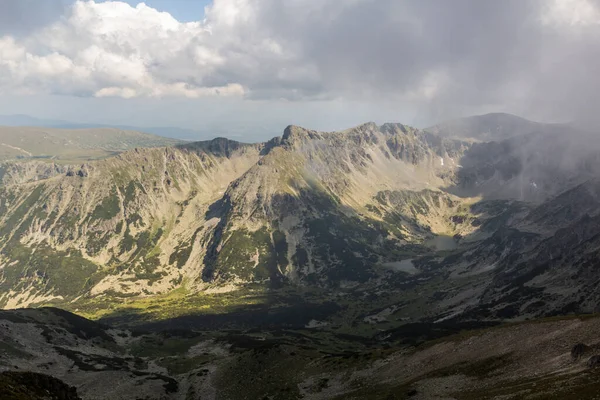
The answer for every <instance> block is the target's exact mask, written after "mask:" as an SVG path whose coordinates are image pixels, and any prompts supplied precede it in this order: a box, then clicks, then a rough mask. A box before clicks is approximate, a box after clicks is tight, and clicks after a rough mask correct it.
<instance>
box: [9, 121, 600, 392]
mask: <svg viewBox="0 0 600 400" xmlns="http://www.w3.org/2000/svg"><path fill="white" fill-rule="evenodd" d="M3 129H5V130H6V138H7V139H3V138H4V136H2V135H3V134H4V131H3V130H0V139H1V140H2V141H3V142H4V143H6V145H5V144H4V143H2V145H4V146H5V147H7V148H8V149H12V150H14V149H13V148H19V149H20V150H15V151H21V152H22V153H23V152H27V153H30V154H31V155H30V156H26V157H24V156H23V157H19V158H17V157H13V156H10V157H8V156H7V157H6V158H5V160H4V161H3V163H2V165H1V168H0V171H1V174H0V306H1V307H2V308H4V309H15V308H24V307H28V308H35V309H28V310H19V311H5V312H3V314H1V315H0V321H2V320H4V321H5V327H7V329H8V330H7V331H6V332H7V333H5V337H4V339H3V340H4V341H5V342H6V343H9V342H10V343H11V344H10V346H8V345H7V346H5V350H4V351H5V352H6V354H10V358H11V359H14V360H18V361H13V363H14V364H15V365H18V366H19V368H20V369H23V368H25V367H26V368H27V369H28V370H32V371H34V372H35V373H42V374H44V373H47V372H48V371H51V370H52V368H55V369H56V371H61V372H60V373H58V377H59V378H61V379H65V382H67V383H68V384H67V385H66V387H67V388H68V387H69V385H72V386H76V387H77V388H78V389H79V392H82V393H84V394H85V395H86V396H87V398H103V397H102V396H101V394H100V393H101V388H99V387H97V386H95V385H96V383H94V381H93V380H94V378H93V377H94V376H95V375H94V373H96V372H98V373H102V374H103V376H105V377H108V376H109V375H110V376H111V377H112V378H110V379H115V380H119V381H120V382H123V385H124V386H122V387H117V388H115V391H114V393H113V395H114V396H113V397H111V398H127V397H126V393H128V391H129V390H131V388H132V387H137V386H138V385H148V386H147V387H145V389H144V393H146V392H147V393H146V394H144V395H140V396H141V397H142V398H143V397H144V396H146V397H147V398H197V397H194V396H197V395H198V393H200V392H202V393H205V396H206V397H207V398H219V399H220V398H224V399H225V398H227V399H228V398H232V399H237V398H261V397H256V396H266V398H281V399H287V398H369V397H368V393H373V397H372V398H386V397H385V396H387V395H389V396H392V397H387V398H408V397H415V396H417V397H416V398H447V397H444V396H457V397H453V398H465V399H466V398H496V397H485V396H486V395H488V394H489V393H494V396H496V395H497V396H502V395H503V394H502V389H503V386H502V385H501V384H500V383H499V382H501V379H500V377H501V378H502V379H504V380H507V381H510V382H511V385H513V386H510V385H509V386H508V387H510V388H511V391H510V393H508V394H511V395H515V396H518V395H519V393H524V392H520V391H519V390H525V389H523V388H526V389H527V390H528V391H527V392H526V393H529V394H532V393H533V394H532V396H533V395H536V393H537V395H540V396H543V395H548V393H561V392H560V390H559V389H560V388H557V387H554V386H552V388H551V389H549V386H547V385H550V384H549V383H547V382H546V383H544V382H545V381H544V379H547V378H548V377H549V376H551V375H552V374H555V373H557V372H558V371H559V370H562V371H563V372H564V371H567V372H568V374H567V375H562V378H561V379H563V378H564V381H562V382H563V383H565V382H568V383H569V384H572V385H575V386H577V387H586V388H589V385H588V383H589V382H588V381H587V380H586V379H587V378H589V376H584V377H582V376H580V375H578V374H579V373H580V372H581V371H584V370H586V369H585V363H584V362H583V361H582V360H583V359H580V358H581V357H582V356H580V355H577V357H575V359H576V360H575V361H573V362H571V361H569V362H567V361H566V359H565V360H562V359H561V360H562V361H560V362H558V361H556V362H555V363H554V364H552V365H551V363H552V360H558V359H559V357H563V355H564V354H567V353H568V352H569V351H570V350H571V347H572V346H575V345H577V344H580V342H581V346H584V347H581V349H584V350H585V351H583V353H585V354H586V355H589V356H590V357H591V356H594V354H595V351H596V350H595V349H596V347H594V346H596V342H597V341H594V338H593V337H592V336H593V335H591V334H590V333H589V332H590V331H591V330H593V329H594V327H595V325H597V320H596V319H590V320H589V321H588V320H586V321H581V320H578V319H577V320H572V321H570V320H563V319H558V320H553V319H550V320H548V319H547V318H554V317H557V316H559V317H561V318H562V317H563V316H566V315H572V314H590V313H594V312H596V311H597V307H598V306H597V304H598V302H599V301H600V298H599V296H598V294H597V290H596V287H597V280H598V279H599V278H598V276H597V273H596V270H597V268H596V267H597V265H596V264H597V260H598V259H599V256H600V180H598V173H599V171H600V163H599V162H600V146H599V143H598V140H597V139H596V138H595V136H594V135H593V134H592V133H589V132H587V131H585V130H583V129H579V128H576V127H574V126H571V125H567V124H543V123H536V122H531V121H527V120H525V119H522V118H519V117H515V116H512V115H508V114H488V115H484V116H478V117H471V118H467V119H463V120H457V121H451V122H448V123H443V124H439V125H436V126H434V127H431V128H428V129H424V130H420V129H416V128H412V127H410V126H406V125H403V124H398V123H393V124H392V123H388V124H383V125H377V124H375V123H366V124H363V125H360V126H357V127H354V128H351V129H348V130H345V131H341V132H318V131H313V130H310V129H306V128H302V127H298V126H289V127H287V128H286V129H285V130H284V132H283V134H282V136H280V137H275V138H273V139H271V140H269V141H266V142H263V143H254V144H246V143H240V142H236V141H233V140H229V139H225V138H217V139H213V140H208V141H202V142H169V141H166V140H164V141H163V140H162V139H160V140H159V139H157V138H155V137H151V136H149V135H141V136H139V135H140V134H133V133H127V132H124V131H117V130H103V131H101V132H100V131H95V130H93V132H92V130H84V131H73V132H78V133H77V135H79V136H75V137H73V136H68V135H72V133H68V132H67V131H53V130H49V131H48V132H50V133H46V135H47V137H51V138H52V140H55V139H54V138H56V137H58V136H56V135H54V134H53V133H52V132H57V134H58V132H60V134H62V135H63V136H62V137H61V138H62V139H61V140H66V139H65V138H67V137H68V138H69V139H68V140H70V141H72V142H73V143H78V144H77V145H74V146H75V147H76V148H77V149H78V152H81V151H82V148H83V147H82V146H81V144H82V143H88V144H90V142H89V139H86V138H90V137H91V136H90V135H92V136H93V137H98V138H101V139H98V140H99V142H97V143H95V144H94V145H93V146H91V145H90V148H92V149H93V150H94V151H93V152H87V153H85V154H83V153H78V154H79V155H78V158H76V163H75V162H74V163H70V162H69V158H68V157H63V159H62V160H61V161H60V162H59V160H57V159H55V158H53V157H45V158H44V157H39V155H41V154H42V153H39V155H38V153H35V154H36V155H38V157H33V154H34V152H33V151H32V150H29V149H30V147H27V146H29V145H30V144H31V143H33V141H34V139H29V137H27V138H25V137H24V136H22V135H21V136H16V135H15V134H14V133H15V132H17V129H18V130H19V131H18V132H38V131H39V129H37V128H28V129H24V128H10V129H9V128H3ZM11 129H13V130H11ZM11 132H12V133H11ZM65 132H66V133H65ZM111 132H112V133H114V136H111V135H109V133H111ZM11 135H12V136H11ZM32 135H33V133H32ZM36 135H39V134H36ZM65 135H66V136H65ZM136 135H138V136H136ZM9 137H13V138H14V137H21V138H22V139H21V141H22V142H23V143H22V144H21V145H18V146H17V145H16V144H14V143H12V142H8V138H9ZM33 137H36V140H37V137H39V136H35V135H34V136H32V138H33ZM45 138H46V136H45ZM45 140H49V139H47V138H46V139H45ZM56 143H62V142H56ZM123 143H126V144H127V145H126V146H124V145H123ZM7 145H9V146H7ZM43 147H44V148H46V149H47V150H45V151H47V152H48V153H44V154H43V155H44V156H46V155H50V154H49V153H52V152H59V150H54V149H52V148H50V147H48V146H47V145H44V146H43ZM58 147H62V148H64V147H65V146H62V145H59V146H58ZM99 149H100V150H101V151H103V152H104V153H102V154H100V153H97V151H100V150H99ZM87 150H89V149H87ZM61 151H62V150H61ZM54 157H58V156H57V155H54ZM58 158H60V157H58ZM40 307H53V308H40ZM57 308H60V309H64V310H68V311H71V312H74V313H76V314H79V315H80V316H83V317H86V318H89V319H93V320H98V321H100V323H96V322H91V321H88V320H85V319H83V318H81V317H76V316H75V315H73V314H70V313H68V312H67V311H62V310H57ZM543 318H546V319H543ZM529 320H535V321H543V322H539V323H543V324H547V325H543V326H544V327H545V328H543V329H547V330H548V331H549V332H554V333H553V334H554V335H556V336H557V337H559V336H560V335H562V334H563V333H564V332H565V330H569V329H570V328H569V326H572V327H574V328H573V329H574V331H573V332H572V334H571V336H569V340H568V341H565V342H563V343H561V345H560V346H558V345H557V347H556V348H552V350H548V351H547V353H545V354H541V355H535V356H534V353H535V354H537V353H536V352H539V351H540V349H542V348H546V347H548V346H551V345H553V344H554V343H555V342H554V341H553V340H554V339H553V338H554V336H553V337H552V338H550V337H546V336H544V337H538V338H536V340H533V341H530V342H527V343H524V344H523V349H520V348H519V347H518V346H516V345H515V346H513V347H511V346H512V345H510V346H509V345H506V346H505V347H504V348H502V349H500V348H498V349H495V350H493V351H492V349H490V348H489V347H486V346H490V345H489V343H491V342H492V341H493V340H496V342H494V343H495V344H496V345H498V343H499V342H498V340H499V339H498V337H500V336H502V334H503V333H502V332H504V333H506V332H510V335H513V336H514V337H515V338H519V340H526V338H527V337H528V335H531V334H533V333H535V334H536V335H541V331H543V329H542V328H539V326H538V325H536V324H538V322H535V323H533V322H525V321H529ZM569 321H570V322H569ZM573 321H578V322H573ZM507 322H510V323H512V325H510V326H508V327H504V326H502V327H496V326H497V325H500V324H504V323H507ZM518 322H519V323H520V324H518ZM0 323H1V322H0ZM553 324H554V325H553ZM569 324H571V325H569ZM109 326H110V327H109ZM474 328H479V329H484V331H478V332H479V333H473V334H472V335H473V336H469V337H464V336H461V334H458V332H461V331H463V330H465V329H474ZM11 332H13V333H11ZM17 332H28V333H27V334H26V335H25V336H26V339H24V340H26V341H27V344H26V345H23V344H22V343H21V344H20V342H18V335H17ZM167 332H170V333H167ZM451 334H458V335H457V336H454V337H450V336H448V335H451ZM473 337H474V338H475V339H473ZM449 338H450V339H449ZM440 341H441V342H440ZM469 341H470V342H469ZM468 343H474V345H473V346H474V347H473V348H476V349H478V353H477V354H478V355H477V356H474V357H471V356H469V355H468V351H467V348H468V346H469V344H468ZM486 343H487V344H486ZM415 346H416V347H415ZM430 346H433V347H432V348H433V349H435V351H433V350H428V349H429V348H430ZM454 346H457V347H454ZM45 347H49V348H51V349H52V352H50V353H48V354H44V351H43V349H44V348H45ZM92 347H95V348H94V349H92ZM31 349H35V351H32V350H31ZM165 349H171V350H170V351H166V350H165ZM452 349H459V350H456V351H454V350H452ZM559 349H560V350H559ZM521 350H522V352H521ZM452 351H454V353H455V356H450V354H453V353H452ZM457 352H458V353H457ZM292 353H294V354H293V355H292ZM583 353H582V354H583ZM317 354H319V355H318V356H317ZM456 354H458V355H456ZM577 354H579V353H577ZM257 357H258V358H257ZM288 357H297V359H298V363H297V367H298V369H297V370H296V369H294V368H287V367H286V368H283V369H282V367H281V366H282V365H283V364H282V363H284V361H285V360H286V358H288ZM536 357H537V358H536ZM552 357H554V358H552ZM569 357H571V356H570V355H569ZM587 358H589V357H587ZM587 358H586V359H585V360H587ZM255 359H259V360H260V361H255ZM440 359H441V360H440ZM599 359H600V358H599ZM27 360H35V362H33V364H32V363H31V362H29V361H27ZM233 360H236V361H235V362H234V361H233ZM428 360H429V361H428ZM448 360H453V361H452V362H450V361H448ZM569 360H571V359H570V358H569ZM259 362H260V363H261V364H260V365H264V364H265V363H266V364H268V365H269V367H268V368H267V370H268V371H269V373H270V374H273V376H271V378H270V379H269V380H268V382H267V380H264V378H265V377H263V376H260V375H259V373H264V371H265V370H260V369H259V368H258V366H259V364H257V363H259ZM49 363H54V364H49ZM426 363H429V364H426ZM535 363H542V364H543V365H544V367H543V368H540V371H542V372H543V374H541V375H539V376H538V375H535V374H534V373H533V372H532V371H533V369H534V368H535V367H534V365H535ZM34 364H35V365H34ZM0 365H1V364H0ZM42 365H55V367H52V368H50V367H48V368H46V370H44V367H42ZM402 365H412V366H413V368H414V370H413V371H414V372H411V373H409V372H398V371H397V370H396V369H394V368H400V366H402ZM515 365H519V366H523V365H526V367H523V368H525V369H526V370H527V371H528V372H527V373H524V374H522V375H520V376H518V375H514V374H512V375H511V372H510V371H511V370H514V369H515ZM74 366H76V367H77V368H75V367H74ZM392 366H394V367H393V368H392ZM561 368H562V369H561ZM336 370H339V371H345V372H344V374H346V375H343V374H342V373H341V372H340V373H339V374H338V373H337V372H335V371H336ZM252 371H254V373H253V372H252ZM260 371H262V372H260ZM586 371H587V370H586ZM340 374H342V375H340ZM565 374H566V372H565ZM126 375H127V376H129V378H125V376H126ZM344 376H345V377H346V378H344ZM393 376H396V379H397V381H394V380H393V378H392V377H393ZM2 379H6V380H7V381H10V382H13V383H11V384H12V385H13V386H14V385H15V384H14V382H15V381H18V380H19V379H21V378H20V377H18V376H14V375H7V376H6V377H4V378H2ZM2 379H0V393H2V392H1V390H2ZM40 379H41V378H40ZM107 379H108V378H107ZM232 379H233V380H234V382H233V383H232V381H231V380H232ZM235 379H237V380H235ZM373 379H374V380H373ZM436 379H438V381H436V382H438V383H436V384H439V386H440V388H439V390H438V391H437V392H436V390H437V389H435V387H436V386H435V385H436V384H434V383H432V382H434V381H435V380H436ZM528 379H529V380H528ZM370 380H373V381H372V382H370ZM423 381H427V384H426V385H425V384H424V383H423ZM584 381H585V382H584ZM40 382H42V383H44V384H47V382H46V381H43V380H42V381H40ZM226 382H229V383H226ZM269 382H270V383H269ZM274 382H279V384H276V383H274ZM350 382H353V383H350ZM582 382H583V383H582ZM542 383H543V384H544V385H546V386H543V385H542ZM533 384H535V385H538V384H539V386H538V389H536V390H537V391H536V390H533V391H532V389H531V387H530V386H531V385H533ZM57 385H58V384H57ZM432 385H433V386H432ZM486 385H488V386H486ZM535 385H534V386H535ZM586 385H587V386H586ZM61 387H62V386H61ZM485 387H488V388H491V389H490V390H491V391H490V392H489V393H487V392H486V391H485V390H484V388H485ZM157 388H162V389H157ZM432 388H434V389H432ZM175 389H176V390H175ZM65 390H66V389H65ZM140 390H141V389H140ZM432 390H433V391H432ZM494 390H495V391H496V392H494ZM198 391H200V392H198ZM458 392H460V393H467V395H464V396H463V395H458V394H456V393H458ZM140 393H141V392H140ZM157 393H160V394H157ZM540 393H541V394H540ZM563 394H564V393H563ZM384 395H385V396H384ZM186 396H187V397H186ZM336 396H337V397H336ZM365 396H367V397H365ZM393 396H396V397H393ZM418 396H421V397H418ZM423 396H424V397H423ZM436 396H438V397H436ZM461 396H462V397H461ZM467 396H471V397H467ZM482 396H483V397H482ZM104 398H105V397H104ZM202 398H204V397H202ZM497 398H501V397H497ZM506 398H519V397H506ZM520 398H526V397H520ZM531 398H535V397H531ZM538 398H544V397H538ZM545 398H547V397H545ZM560 398H566V397H560ZM578 398H585V397H578Z"/></svg>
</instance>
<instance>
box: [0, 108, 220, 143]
mask: <svg viewBox="0 0 600 400" xmlns="http://www.w3.org/2000/svg"><path fill="white" fill-rule="evenodd" d="M0 125H4V126H19V127H23V126H38V127H47V128H58V129H91V128H113V129H120V130H127V131H138V132H145V133H149V134H152V135H158V136H164V137H168V138H173V139H179V140H189V141H192V140H193V141H196V140H202V139H208V138H209V136H210V135H205V134H203V133H202V132H199V131H196V130H193V129H185V128H176V127H169V126H162V127H139V126H131V125H110V124H91V123H78V122H71V121H65V120H59V119H42V118H35V117H32V116H30V115H25V114H14V115H0ZM210 138H212V137H210Z"/></svg>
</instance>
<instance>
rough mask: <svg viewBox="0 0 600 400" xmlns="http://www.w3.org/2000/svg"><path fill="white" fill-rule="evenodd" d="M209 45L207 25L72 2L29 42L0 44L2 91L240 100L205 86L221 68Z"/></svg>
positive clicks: (229, 90) (232, 90)
mask: <svg viewBox="0 0 600 400" xmlns="http://www.w3.org/2000/svg"><path fill="white" fill-rule="evenodd" d="M212 41H213V40H212V39H211V35H210V34H209V32H208V31H207V29H206V28H205V24H204V23H202V22H193V23H180V22H179V21H177V20H176V19H174V18H173V17H172V16H171V15H170V14H168V13H165V12H159V11H157V10H155V9H153V8H151V7H148V6H147V5H145V4H144V3H140V4H139V5H137V7H131V6H129V5H128V4H126V3H122V2H103V3H96V2H94V1H77V2H75V3H74V4H73V6H72V8H71V9H70V11H69V14H68V15H67V16H66V18H63V19H59V20H58V21H56V22H54V23H52V24H50V25H49V26H46V27H44V28H43V29H41V30H38V31H36V32H34V33H32V34H30V35H29V36H26V37H22V38H19V39H15V38H14V37H11V36H4V37H2V38H0V66H2V67H4V70H3V72H8V73H9V74H10V79H9V78H8V77H5V78H4V79H2V88H1V89H2V90H3V91H4V92H6V91H11V90H12V91H19V92H23V91H30V92H44V93H57V92H58V93H64V94H78V95H92V96H98V97H107V96H115V97H123V98H132V97H138V96H148V97H156V96H158V97H160V96H184V97H191V98H196V97H201V96H214V95H221V96H230V95H233V96H240V95H243V94H244V89H243V87H242V85H241V84H239V83H237V82H223V83H222V84H212V83H206V82H204V80H205V77H206V76H207V75H208V74H210V73H211V72H212V71H213V70H214V68H216V67H217V66H219V65H222V64H223V63H224V60H223V57H222V56H220V55H219V50H218V49H216V48H214V44H212V43H211V42H212ZM176 64H181V65H179V66H177V65H176ZM178 72H183V73H182V74H179V75H178Z"/></svg>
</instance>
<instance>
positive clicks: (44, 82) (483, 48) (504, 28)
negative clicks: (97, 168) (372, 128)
mask: <svg viewBox="0 0 600 400" xmlns="http://www.w3.org/2000/svg"><path fill="white" fill-rule="evenodd" d="M16 3H18V2H17V1H16V0H15V1H7V0H0V7H1V9H0V11H3V13H0V14H3V15H5V18H9V17H6V15H7V13H8V14H10V13H11V12H15V11H14V10H13V9H12V8H14V5H15V4H16ZM11 7H12V8H11ZM46 14H48V15H52V16H54V20H52V21H51V22H48V18H49V17H46V19H37V20H36V21H38V23H40V22H39V21H46V22H47V23H46V24H45V25H43V26H40V27H38V28H37V29H33V30H31V29H27V30H25V31H20V32H17V31H16V30H14V31H12V32H11V31H10V29H9V30H8V31H7V30H6V29H5V31H4V32H2V34H3V36H2V37H0V90H1V91H2V92H4V93H10V92H27V93H52V94H56V93H61V94H71V95H77V96H95V97H122V98H134V97H150V98H152V97H187V98H198V97H205V96H234V97H242V98H245V99H259V100H271V101H272V100H277V99H284V100H285V101H288V100H304V101H306V100H308V101H312V100H319V101H333V100H336V101H337V100H339V99H344V100H348V101H362V102H365V103H369V104H390V103H391V104H398V105H399V106H403V105H405V104H411V105H412V107H414V108H416V109H421V110H423V111H422V112H423V113H426V114H427V115H428V118H430V119H441V118H447V117H452V116H456V115H460V114H469V113H472V112H473V110H481V109H486V108H489V109H490V110H499V109H501V110H503V111H512V112H517V113H521V114H524V115H535V116H539V117H545V118H547V117H551V118H561V119H566V118H593V117H594V116H595V115H596V114H597V112H596V111H595V110H594V108H595V107H594V106H593V105H594V104H597V102H596V100H597V93H599V92H600V80H599V79H597V78H596V77H595V75H596V73H595V71H597V70H598V68H600V55H599V54H597V51H596V48H597V45H596V44H597V43H598V40H599V39H600V36H599V35H600V7H599V4H598V2H597V1H593V0H547V1H546V0H530V1H522V0H505V1H487V0H486V1H479V0H455V1H452V2H450V1H444V0H422V1H400V0H347V1H344V2H340V1H337V0H320V1H312V0H288V1H285V2H282V1H280V0H262V1H252V0H215V1H214V2H213V4H211V5H210V6H208V7H207V8H206V10H205V19H204V20H202V21H196V22H188V23H182V22H180V21H177V20H176V19H175V18H173V17H172V16H171V15H170V14H168V13H165V12H160V11H158V10H156V9H153V8H151V7H149V6H147V5H145V4H144V3H140V4H139V5H137V6H136V7H131V6H129V5H128V4H126V3H122V2H94V1H77V2H75V3H74V4H73V5H72V7H70V8H69V9H68V10H63V12H62V15H61V16H60V17H58V16H56V14H55V13H52V12H47V13H46ZM29 25H31V24H29ZM11 29H12V28H11ZM15 29H16V28H15ZM24 32H26V33H24Z"/></svg>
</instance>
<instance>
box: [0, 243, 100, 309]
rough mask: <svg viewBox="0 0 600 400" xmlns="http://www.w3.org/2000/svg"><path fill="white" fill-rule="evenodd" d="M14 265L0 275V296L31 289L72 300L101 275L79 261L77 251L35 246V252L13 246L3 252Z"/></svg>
mask: <svg viewBox="0 0 600 400" xmlns="http://www.w3.org/2000/svg"><path fill="white" fill-rule="evenodd" d="M4 253H5V256H7V257H8V258H9V259H11V260H15V261H16V264H14V265H7V266H6V267H4V268H3V269H2V270H1V271H0V275H1V276H2V280H1V281H0V292H8V291H9V290H11V289H12V290H19V289H22V290H24V289H25V288H27V287H28V286H29V285H33V286H34V287H36V288H37V289H38V290H40V291H43V292H47V291H50V290H51V291H52V293H53V294H54V295H59V296H63V297H65V298H74V297H77V296H78V295H80V294H82V293H84V292H85V291H86V290H88V289H89V288H91V287H92V286H94V285H95V284H96V283H98V282H99V281H100V280H101V279H102V278H103V277H104V276H105V272H104V271H102V270H100V269H99V268H98V266H97V265H96V264H94V263H92V262H91V261H88V260H86V259H85V258H83V257H82V255H81V252H80V251H78V250H67V251H57V250H53V249H51V248H50V247H48V246H44V245H39V246H37V247H36V248H35V249H32V248H29V247H26V246H24V245H21V244H13V245H11V246H10V247H9V248H7V249H5V250H4Z"/></svg>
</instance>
